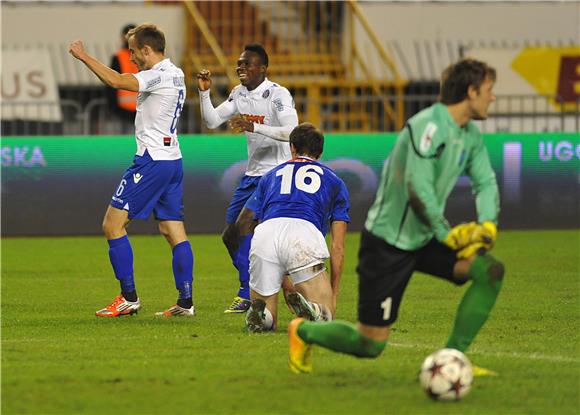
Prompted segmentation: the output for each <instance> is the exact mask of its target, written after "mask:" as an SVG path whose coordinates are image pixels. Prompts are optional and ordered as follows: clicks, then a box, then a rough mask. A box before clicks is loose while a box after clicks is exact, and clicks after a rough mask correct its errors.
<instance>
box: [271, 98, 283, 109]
mask: <svg viewBox="0 0 580 415" xmlns="http://www.w3.org/2000/svg"><path fill="white" fill-rule="evenodd" d="M272 103H273V104H274V106H275V107H276V109H277V110H278V111H279V112H282V111H284V104H282V100H281V99H280V98H276V99H275V100H272Z"/></svg>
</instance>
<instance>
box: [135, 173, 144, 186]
mask: <svg viewBox="0 0 580 415" xmlns="http://www.w3.org/2000/svg"><path fill="white" fill-rule="evenodd" d="M142 178H143V175H142V174H141V173H134V174H133V182H134V183H135V184H137V183H139V182H140V181H141V179H142Z"/></svg>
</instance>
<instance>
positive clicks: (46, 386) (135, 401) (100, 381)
mask: <svg viewBox="0 0 580 415" xmlns="http://www.w3.org/2000/svg"><path fill="white" fill-rule="evenodd" d="M579 235H580V232H579V231H578V230H569V231H503V232H500V235H499V240H498V244H497V247H496V248H495V250H494V254H495V255H496V256H497V257H498V258H500V259H502V260H503V261H504V262H505V264H506V270H507V273H506V279H505V282H504V286H503V291H502V293H501V294H500V297H499V299H498V302H497V305H496V308H495V309H494V311H493V314H492V315H491V317H490V319H489V321H488V323H487V325H486V326H485V327H484V328H483V330H482V331H481V332H480V334H479V336H478V338H477V339H476V341H475V343H474V345H473V346H472V348H471V349H470V351H469V353H468V356H469V357H470V358H471V360H472V361H473V362H475V363H476V364H478V365H480V366H484V367H488V368H490V369H493V370H496V371H498V372H500V376H499V377H497V378H478V379H476V381H475V383H474V385H473V389H472V391H471V393H470V394H469V395H468V396H467V397H466V398H465V399H464V400H463V401H460V402H457V403H439V402H433V401H431V400H430V399H428V398H427V397H426V395H424V393H423V392H422V390H421V388H420V386H419V384H418V381H417V379H416V374H417V371H418V369H419V366H420V364H421V362H422V360H423V359H424V358H425V356H427V355H428V354H429V353H431V352H432V351H434V350H436V349H439V348H441V347H442V346H443V344H444V342H445V340H446V339H447V335H448V333H449V330H450V326H451V323H452V319H453V315H454V313H455V309H456V307H457V304H458V301H459V299H460V297H461V295H462V293H463V292H464V290H465V288H457V287H454V286H452V285H451V284H449V283H446V282H444V281H441V280H437V279H435V278H429V277H426V276H424V275H420V274H417V275H415V276H414V278H413V279H412V280H411V283H410V285H409V287H408V288H407V292H406V296H405V299H404V301H403V305H402V307H401V310H400V317H399V321H398V322H397V323H396V324H395V326H394V331H393V333H392V336H391V339H390V342H389V346H388V347H387V349H386V350H385V352H384V354H383V355H382V356H380V357H379V358H378V359H376V360H361V359H356V358H353V357H350V356H346V355H340V354H334V353H332V352H329V351H326V350H323V349H320V348H317V349H315V351H314V372H313V373H312V374H311V375H302V376H299V375H295V374H293V373H291V372H290V371H289V370H288V367H287V363H286V360H287V339H286V333H285V330H286V327H287V324H288V322H289V320H290V313H289V312H288V311H287V310H286V309H285V308H281V309H280V311H281V313H280V314H281V315H280V321H279V330H278V332H277V333H274V334H264V335H248V334H247V333H245V332H244V330H243V325H244V323H243V316H239V315H224V314H223V310H224V308H225V307H226V306H227V305H228V303H229V302H230V301H231V299H232V297H233V295H234V293H235V289H236V277H235V274H234V272H233V268H232V266H231V264H230V261H229V257H228V256H227V253H226V251H225V248H223V246H222V244H221V240H220V238H219V236H217V235H205V236H204V235H200V236H192V237H191V242H192V246H193V248H194V252H195V281H194V302H195V305H196V307H197V311H198V315H197V316H196V317H195V318H193V319H172V320H164V319H159V318H157V319H156V318H155V317H154V316H153V313H154V312H156V311H160V310H162V309H164V308H166V307H168V306H170V305H171V304H173V303H174V301H175V297H176V291H175V288H174V286H173V278H172V274H171V261H170V250H169V248H168V246H167V245H166V243H165V241H164V240H163V239H162V238H161V237H158V236H133V237H131V240H132V244H133V248H134V252H135V272H136V282H137V288H138V291H139V295H140V297H141V301H142V303H143V309H142V311H141V312H140V313H139V314H138V315H137V316H130V317H123V318H117V319H104V318H101V319H99V318H97V317H95V316H94V312H95V310H96V309H98V308H100V307H102V306H104V305H106V304H107V303H108V302H110V301H111V300H112V298H113V297H114V295H116V294H117V291H118V286H117V282H116V280H115V279H114V277H113V274H112V271H111V267H110V264H109V261H108V256H107V244H106V242H105V240H104V239H102V238H97V237H82V238H80V237H79V238H7V239H3V240H2V333H1V334H2V396H1V397H2V404H1V410H2V413H3V414H17V413H19V414H20V413H30V414H38V413H43V414H72V413H83V414H112V413H128V414H132V413H139V414H170V413H173V414H175V413H179V414H186V413H196V414H234V413H237V414H278V413H289V414H380V413H392V414H450V413H457V414H459V413H461V414H492V413H493V414H578V413H580V382H579V380H580V353H579V344H580V343H579V340H580V330H579V324H578V323H579V317H580V301H579V293H580V285H579V284H580V278H579V277H580V270H579V252H580V250H579V248H580V243H579ZM358 243H359V235H358V234H356V233H351V234H349V235H348V238H347V256H346V259H345V272H344V276H343V283H342V292H341V297H340V299H339V308H338V317H339V318H342V319H347V320H351V321H354V320H355V319H356V297H357V294H356V274H355V272H354V268H355V265H356V254H357V248H358Z"/></svg>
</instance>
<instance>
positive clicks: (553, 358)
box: [2, 338, 580, 363]
mask: <svg viewBox="0 0 580 415" xmlns="http://www.w3.org/2000/svg"><path fill="white" fill-rule="evenodd" d="M93 340H94V339H88V338H75V339H74V341H75V342H79V341H81V342H82V341H87V342H89V341H93ZM41 342H42V343H62V342H63V341H62V340H46V339H34V338H30V339H2V344H3V345H7V344H10V343H41ZM387 347H400V348H403V349H419V350H425V351H427V352H433V351H435V350H438V349H440V348H441V345H435V344H432V345H429V344H410V343H395V342H388V344H387ZM467 354H468V355H481V356H493V357H501V358H504V357H509V358H515V359H527V360H544V361H547V362H563V363H580V358H574V357H569V356H561V355H547V354H542V353H517V352H491V351H487V350H479V349H477V348H475V349H470V350H469V352H468V353H467Z"/></svg>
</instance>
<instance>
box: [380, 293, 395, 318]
mask: <svg viewBox="0 0 580 415" xmlns="http://www.w3.org/2000/svg"><path fill="white" fill-rule="evenodd" d="M392 305H393V298H392V297H387V298H385V301H383V302H382V303H381V308H382V309H383V320H388V319H389V318H390V317H391V306H392Z"/></svg>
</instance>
